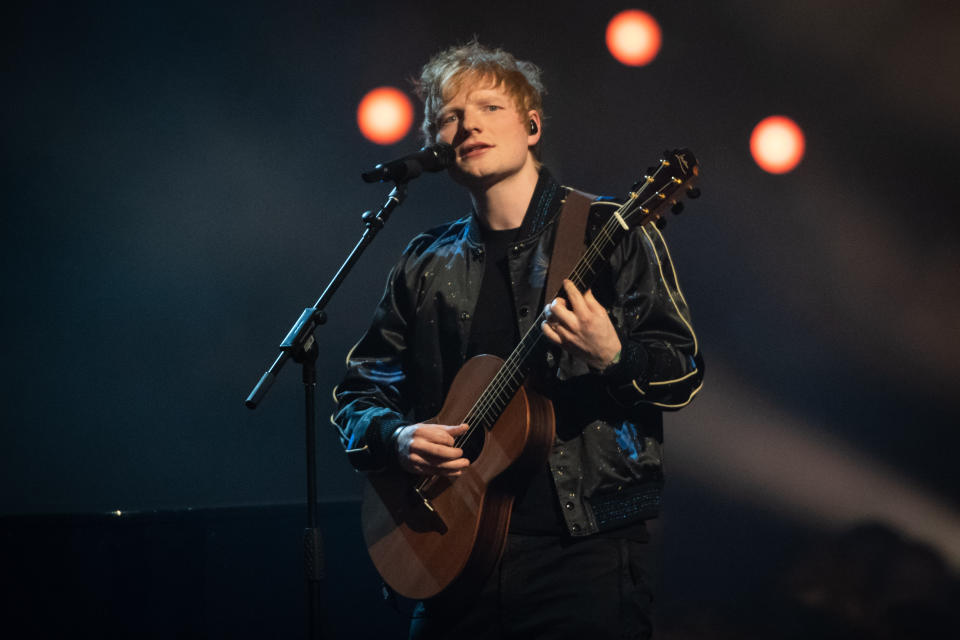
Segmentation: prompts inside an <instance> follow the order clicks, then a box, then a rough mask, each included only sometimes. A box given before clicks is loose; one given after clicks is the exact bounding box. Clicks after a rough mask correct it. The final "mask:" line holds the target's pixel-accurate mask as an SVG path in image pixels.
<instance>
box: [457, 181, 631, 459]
mask: <svg viewBox="0 0 960 640" xmlns="http://www.w3.org/2000/svg"><path fill="white" fill-rule="evenodd" d="M633 200H635V199H632V200H631V201H628V202H627V203H625V204H624V206H622V207H620V208H619V209H618V210H617V213H618V214H621V215H622V213H621V212H622V211H624V210H625V209H626V208H627V205H628V204H630V202H632V201H633ZM629 215H632V214H628V216H629ZM619 229H622V227H620V225H619V223H618V222H616V217H615V216H612V217H611V219H610V220H608V221H607V223H605V225H604V227H603V228H602V229H601V231H600V232H599V233H598V234H597V236H596V238H595V239H594V241H593V242H592V243H591V244H590V246H589V247H588V248H587V251H586V252H584V256H583V257H582V258H581V260H580V261H579V262H578V263H577V265H576V267H575V268H574V270H573V272H572V274H571V278H570V279H571V280H574V281H577V280H579V281H580V282H575V284H580V285H581V286H582V285H583V284H584V282H583V279H584V276H585V275H586V272H587V271H594V270H593V269H592V268H590V264H591V262H590V257H591V254H592V256H594V257H595V258H603V253H602V252H601V250H602V247H601V245H607V244H612V243H613V233H615V232H617V231H618V230H619ZM543 316H544V314H543V312H541V313H540V314H539V315H538V316H537V319H536V320H535V321H534V322H533V324H532V325H531V327H530V329H529V330H528V331H527V333H526V334H525V335H524V337H523V339H521V341H520V345H519V346H520V347H523V348H522V349H517V350H515V351H514V352H513V353H512V354H511V355H510V357H508V359H507V360H506V361H505V362H504V364H503V365H502V366H501V368H500V370H499V371H498V372H497V374H496V376H495V378H494V380H493V381H492V382H491V384H490V385H489V386H488V387H487V390H486V391H484V392H483V394H481V397H480V398H479V399H478V402H477V403H476V405H474V407H473V408H472V409H471V411H470V412H468V414H467V418H465V420H464V421H465V422H466V423H467V424H468V425H471V426H470V429H469V430H468V431H467V433H465V434H464V435H463V436H461V438H460V439H462V440H463V441H465V440H466V439H468V438H469V437H470V436H471V435H472V434H473V432H474V429H475V428H479V426H480V424H482V423H484V422H488V421H489V420H490V418H491V416H489V415H488V413H489V410H490V409H491V408H493V407H495V408H497V410H498V411H502V410H503V409H504V408H505V405H504V406H503V407H501V406H499V405H500V404H501V403H502V402H503V401H504V400H505V398H503V396H504V394H503V391H504V390H506V389H508V388H509V387H511V386H513V385H517V386H518V388H519V384H518V383H520V384H522V382H523V380H522V378H520V379H519V380H518V379H517V376H518V374H519V373H520V369H521V365H522V362H523V361H524V360H526V357H527V356H528V355H529V354H530V353H531V352H532V351H533V350H534V349H535V348H536V346H537V345H538V343H539V340H540V338H541V337H542V335H543V333H542V328H541V324H542V323H543ZM532 333H536V334H537V335H535V336H534V337H532V339H531V334H532ZM524 343H528V344H526V345H525V344H524ZM515 391H516V390H515V389H514V392H515ZM505 401H506V402H507V404H509V400H505ZM470 418H472V419H473V421H474V422H473V424H471V422H470ZM478 418H479V420H478ZM460 439H458V440H460ZM459 444H460V442H458V445H459Z"/></svg>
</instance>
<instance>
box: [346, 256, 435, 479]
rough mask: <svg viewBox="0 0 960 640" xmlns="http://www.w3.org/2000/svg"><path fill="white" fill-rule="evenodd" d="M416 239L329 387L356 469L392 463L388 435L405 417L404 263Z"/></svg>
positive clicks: (407, 324)
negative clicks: (338, 377)
mask: <svg viewBox="0 0 960 640" xmlns="http://www.w3.org/2000/svg"><path fill="white" fill-rule="evenodd" d="M416 242H417V239H415V240H414V241H413V242H412V243H411V244H410V246H408V247H407V249H406V251H404V255H403V257H402V258H401V259H400V261H399V262H398V263H397V265H396V266H394V268H393V269H392V270H391V272H390V275H389V277H388V279H387V285H386V288H385V289H384V292H383V296H382V297H381V299H380V302H379V304H378V305H377V308H376V311H375V312H374V315H373V320H372V322H371V324H370V327H369V329H367V331H366V333H364V335H363V337H362V338H361V339H360V341H359V342H358V343H357V344H356V345H354V347H353V348H352V349H351V350H350V353H349V354H348V355H347V373H346V375H345V376H344V378H343V380H342V381H341V383H340V384H339V385H337V387H336V388H335V389H334V398H335V399H336V402H337V407H336V411H335V412H334V414H333V416H331V421H332V422H333V423H334V425H335V426H336V427H337V429H338V430H339V431H340V441H341V443H342V444H343V446H344V449H346V452H347V458H348V459H349V460H350V463H351V464H352V465H353V466H354V468H356V469H357V470H358V471H378V470H382V469H384V468H386V467H388V466H391V465H393V464H394V463H395V456H394V452H393V446H394V445H393V442H392V438H393V434H394V432H395V431H396V430H397V429H398V428H399V427H401V426H404V425H405V424H407V423H408V422H409V421H408V420H407V419H406V417H405V416H406V414H407V413H408V411H409V408H410V403H409V395H408V393H407V387H408V371H409V368H408V366H407V357H408V354H409V335H410V330H411V322H412V320H413V315H412V306H413V305H412V304H411V302H410V297H409V295H408V290H407V286H406V278H405V265H406V262H407V259H408V258H409V257H410V254H411V253H412V251H413V250H414V247H415V244H416Z"/></svg>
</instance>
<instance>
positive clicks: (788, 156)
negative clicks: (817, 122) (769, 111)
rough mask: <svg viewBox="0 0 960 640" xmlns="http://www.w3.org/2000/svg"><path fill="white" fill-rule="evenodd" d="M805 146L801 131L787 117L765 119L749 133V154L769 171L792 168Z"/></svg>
mask: <svg viewBox="0 0 960 640" xmlns="http://www.w3.org/2000/svg"><path fill="white" fill-rule="evenodd" d="M805 148H806V141H805V140H804V137H803V130H801V129H800V127H799V126H797V123H796V122H794V121H793V120H791V119H790V118H787V117H786V116H770V117H768V118H764V119H763V120H761V121H760V122H759V124H757V126H756V127H754V128H753V134H751V136H750V153H751V154H752V155H753V159H754V161H756V163H757V164H758V165H759V166H760V168H761V169H763V170H764V171H767V172H769V173H787V172H788V171H791V170H793V169H794V168H795V167H796V166H797V165H798V164H800V160H801V159H803V152H804V149H805Z"/></svg>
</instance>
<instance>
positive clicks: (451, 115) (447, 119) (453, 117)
mask: <svg viewBox="0 0 960 640" xmlns="http://www.w3.org/2000/svg"><path fill="white" fill-rule="evenodd" d="M456 121H457V114H455V113H449V114H447V115H445V116H443V117H442V118H440V124H450V123H451V122H456Z"/></svg>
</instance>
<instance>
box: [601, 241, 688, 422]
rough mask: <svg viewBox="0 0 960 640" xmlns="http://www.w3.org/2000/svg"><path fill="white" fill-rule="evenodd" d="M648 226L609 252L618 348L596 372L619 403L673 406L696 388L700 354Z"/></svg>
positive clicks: (660, 245) (668, 264)
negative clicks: (611, 361)
mask: <svg viewBox="0 0 960 640" xmlns="http://www.w3.org/2000/svg"><path fill="white" fill-rule="evenodd" d="M648 227H649V228H648ZM648 227H639V228H635V229H632V230H631V231H630V235H629V236H628V237H627V238H625V240H624V242H623V243H622V244H621V246H620V247H619V248H618V249H617V252H616V253H615V255H614V264H613V265H612V266H613V267H614V273H615V274H616V275H615V276H614V278H615V282H614V287H615V291H616V296H617V301H616V311H615V313H614V314H612V315H614V318H613V320H614V323H615V325H616V327H617V331H618V334H619V337H620V342H621V345H622V348H621V355H620V360H619V361H618V362H617V363H616V364H614V365H611V366H609V367H607V368H606V369H605V370H603V372H602V373H601V376H602V377H603V379H604V381H605V382H606V386H607V389H608V391H609V393H610V395H611V396H613V398H614V399H615V400H616V401H617V402H618V403H620V404H621V405H623V406H627V407H630V406H635V405H639V404H649V405H653V406H656V407H659V408H660V409H664V410H676V409H680V408H681V407H684V406H686V405H687V404H689V403H690V401H691V400H693V397H694V396H695V395H696V394H697V393H698V392H699V391H700V388H701V386H702V384H703V358H702V356H701V355H700V345H699V343H698V341H697V336H696V333H695V332H694V330H693V325H692V324H691V321H690V311H689V309H688V307H687V302H686V300H685V299H684V297H683V293H682V292H681V290H680V285H679V283H678V280H677V273H676V270H675V269H674V266H673V260H672V259H671V257H670V251H669V249H668V248H667V244H666V241H665V240H664V238H663V235H662V234H661V233H660V230H659V229H657V228H656V227H655V226H653V225H648Z"/></svg>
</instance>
